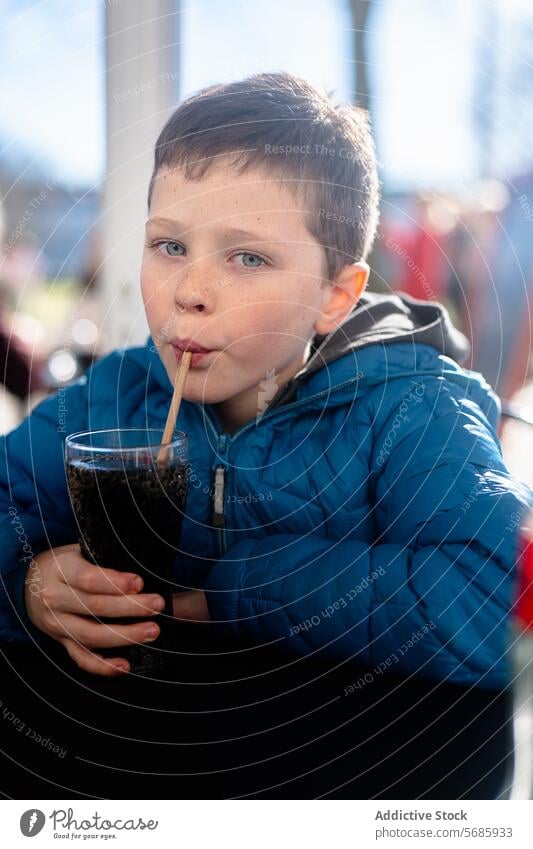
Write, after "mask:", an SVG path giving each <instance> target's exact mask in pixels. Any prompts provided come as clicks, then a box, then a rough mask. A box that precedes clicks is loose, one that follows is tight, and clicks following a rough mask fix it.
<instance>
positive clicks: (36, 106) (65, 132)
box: [0, 0, 533, 187]
mask: <svg viewBox="0 0 533 849" xmlns="http://www.w3.org/2000/svg"><path fill="white" fill-rule="evenodd" d="M486 3H493V5H495V7H496V8H497V10H498V16H499V17H498V29H497V37H498V40H499V45H498V56H499V59H498V63H499V70H500V71H501V73H502V75H503V77H504V78H505V76H506V75H507V76H508V77H509V78H510V79H511V83H512V77H513V74H512V73H511V71H510V70H509V69H510V68H511V70H512V67H514V66H516V64H517V63H518V65H520V63H521V62H522V63H523V64H525V62H526V60H527V61H529V62H531V61H532V60H533V34H531V33H533V30H531V29H530V30H528V29H527V27H529V28H531V27H532V24H533V15H532V10H531V4H530V3H529V0H469V2H465V0H447V2H446V3H442V2H441V0H375V3H374V9H375V11H374V15H373V18H372V22H371V32H370V35H369V61H370V68H369V73H370V75H371V79H372V83H373V92H374V95H375V96H374V100H373V116H374V122H375V127H376V133H377V138H378V151H379V156H380V160H381V163H382V167H383V175H384V178H385V180H386V181H387V182H388V183H389V184H390V185H391V186H398V187H400V186H413V185H422V186H428V185H429V186H438V185H447V184H449V183H458V182H459V183H460V182H462V181H465V180H469V179H472V178H475V177H476V176H477V171H478V168H479V155H478V152H477V150H476V141H475V137H474V136H473V133H472V120H471V110H472V107H471V103H472V98H473V97H474V96H475V95H474V91H475V89H474V86H475V84H476V79H477V77H476V74H479V65H478V62H477V57H478V55H479V54H478V51H479V45H480V43H482V39H483V37H484V36H483V32H482V28H481V27H482V17H483V11H484V5H485V4H486ZM347 5H348V4H347V2H345V0H314V2H313V3H310V2H309V0H270V2H269V3H268V4H267V3H264V2H263V0H196V2H191V0H188V2H187V0H183V2H182V4H181V8H182V11H181V16H182V18H181V20H182V24H181V49H182V60H181V87H180V93H181V95H182V96H186V95H187V94H189V93H191V92H192V91H194V90H196V89H198V88H200V87H201V86H203V85H206V84H208V83H211V82H216V81H219V80H230V79H235V78H238V77H241V76H244V75H245V74H249V73H253V72H257V71H262V70H273V69H286V70H289V71H292V72H294V73H297V74H299V75H301V76H305V77H307V78H309V79H310V80H311V81H312V82H316V83H320V84H322V85H325V86H326V88H328V89H332V90H334V91H335V93H336V95H337V96H338V97H339V98H340V99H349V98H350V91H351V88H352V80H351V74H352V60H351V32H350V17H349V14H348V9H347ZM0 10H1V12H2V16H1V24H0V75H1V76H0V79H1V80H2V85H1V86H0V116H1V118H0V138H1V139H2V141H3V145H2V146H3V148H4V155H7V156H9V157H10V158H12V159H14V160H15V161H17V157H18V156H19V155H20V150H21V149H23V150H25V151H26V152H28V153H29V154H30V155H31V156H32V157H34V167H36V168H38V169H39V170H42V171H44V172H49V171H50V172H52V173H54V175H55V174H59V175H60V176H62V177H63V178H65V179H66V180H68V181H71V182H73V183H77V184H82V185H86V184H91V183H96V182H98V181H99V179H100V178H101V176H102V173H103V168H104V118H105V115H104V78H103V73H104V49H103V48H104V44H103V32H104V30H103V15H104V3H103V2H102V1H100V2H99V0H76V2H68V0H41V2H35V0H0ZM517 26H520V32H521V33H522V35H523V34H524V33H526V34H527V33H528V32H530V34H531V38H530V43H531V45H532V54H530V55H529V57H527V56H524V57H521V56H518V57H517V55H516V51H517V42H516V37H515V33H516V28H517ZM520 49H521V48H520ZM505 85H508V83H507V82H506V81H505V79H504V80H503V81H499V82H498V87H499V89H500V93H501V99H502V102H503V104H504V106H503V107H502V110H503V111H502V112H501V114H500V113H498V114H497V116H496V118H497V123H498V124H499V130H498V144H497V146H496V147H497V154H498V163H497V167H498V168H500V169H502V175H503V174H504V173H505V172H507V171H509V173H510V172H512V171H520V170H523V169H524V168H525V163H527V162H528V161H529V160H530V159H531V150H530V149H529V142H528V140H529V138H530V137H531V136H532V133H531V127H525V126H521V125H520V122H519V123H518V124H517V123H516V122H515V124H514V126H513V127H512V129H509V128H508V126H507V121H506V114H505V110H506V109H510V110H511V111H514V113H515V114H518V115H519V116H520V120H521V121H522V124H525V122H526V121H527V120H528V119H529V118H528V116H526V111H527V110H525V107H524V104H523V103H522V102H521V99H520V97H521V95H520V90H519V86H517V89H516V91H515V90H514V89H513V87H512V84H511V88H507V89H505ZM530 94H531V92H530ZM522 96H524V95H522ZM521 110H522V112H521ZM522 113H523V114H524V117H523V118H522Z"/></svg>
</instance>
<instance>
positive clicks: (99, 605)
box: [24, 545, 164, 675]
mask: <svg viewBox="0 0 533 849" xmlns="http://www.w3.org/2000/svg"><path fill="white" fill-rule="evenodd" d="M142 586H143V582H142V578H141V577H140V576H138V575H134V574H132V573H129V572H117V571H115V570H114V569H104V568H102V567H101V566H94V565H93V564H92V563H89V562H88V561H87V560H85V558H84V557H82V555H81V553H80V547H79V545H63V546H60V547H58V548H53V549H50V550H49V551H43V552H42V553H41V554H38V555H37V557H35V558H34V560H33V562H32V564H31V565H30V567H29V569H28V573H27V575H26V582H25V588H24V599H25V603H26V609H27V611H28V615H29V617H30V619H31V621H32V622H33V624H34V625H36V626H37V628H39V629H40V630H41V631H44V632H45V634H48V635H49V636H50V637H53V638H54V639H55V640H58V641H59V642H60V643H62V645H64V646H65V648H66V650H67V652H68V653H69V655H70V657H71V658H72V660H73V661H74V662H75V663H77V665H78V666H79V667H80V669H83V670H85V671H86V672H92V673H93V674H95V675H119V674H121V673H123V672H128V671H129V669H130V665H129V663H128V661H127V660H126V659H125V658H121V657H120V656H119V653H118V652H117V657H112V658H104V657H102V655H100V654H98V653H97V651H93V649H98V648H104V647H112V646H127V645H130V644H131V643H132V642H134V643H146V642H153V640H155V638H156V637H157V636H158V635H159V627H158V626H157V625H156V624H155V622H147V621H143V622H139V623H135V624H133V625H117V624H112V625H108V624H104V623H101V622H97V621H94V619H93V618H92V617H97V618H98V619H100V618H102V617H112V618H114V619H115V618H119V617H121V616H152V615H154V614H158V613H160V612H161V610H162V609H163V607H164V599H163V598H162V597H161V596H158V595H148V594H141V593H140V590H142ZM158 603H159V608H158V607H157V604H158ZM150 628H155V633H154V634H152V635H151V636H150V635H149V629H150Z"/></svg>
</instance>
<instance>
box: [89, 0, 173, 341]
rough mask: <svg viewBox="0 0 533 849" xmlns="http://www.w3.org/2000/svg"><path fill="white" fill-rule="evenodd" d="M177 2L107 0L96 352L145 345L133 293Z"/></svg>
mask: <svg viewBox="0 0 533 849" xmlns="http://www.w3.org/2000/svg"><path fill="white" fill-rule="evenodd" d="M178 21H179V3H178V0H151V2H149V3H146V2H142V0H128V2H125V0H107V2H106V4H105V30H106V38H105V52H106V115H107V127H106V146H107V161H106V177H105V182H104V191H103V209H102V219H101V234H102V248H103V258H102V269H101V280H102V307H103V308H102V326H101V350H102V351H103V352H106V351H109V350H111V349H113V348H116V347H118V346H122V345H128V346H129V345H135V344H139V343H142V342H144V341H145V339H146V335H147V333H148V329H147V325H146V320H145V318H144V311H143V308H142V300H141V295H140V285H139V278H140V267H141V255H142V247H143V232H144V222H145V221H146V217H147V206H146V199H147V193H148V182H149V179H150V174H151V171H152V165H153V149H154V143H155V140H156V138H157V135H158V133H159V131H160V129H161V127H162V126H163V124H164V122H165V121H166V119H167V118H168V116H169V114H170V113H171V112H172V110H173V109H174V108H175V107H176V106H177V103H178V91H179V80H178V73H179V71H178V68H179V65H178V63H179V43H178V41H179V39H178V34H179V26H178Z"/></svg>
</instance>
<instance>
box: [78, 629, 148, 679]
mask: <svg viewBox="0 0 533 849" xmlns="http://www.w3.org/2000/svg"><path fill="white" fill-rule="evenodd" d="M63 645H64V646H65V648H66V650H67V652H68V653H69V655H70V657H71V659H72V660H73V661H74V663H76V664H77V665H78V666H79V667H80V669H83V670H84V672H90V673H91V674H92V675H105V676H107V677H111V676H113V677H116V676H118V675H124V673H126V672H129V671H130V669H131V667H130V665H129V663H128V661H127V660H126V658H124V657H102V655H101V654H97V653H96V652H92V651H90V649H88V648H86V647H85V646H82V645H80V644H79V643H77V642H76V641H75V640H71V639H69V638H68V637H67V638H66V639H65V640H63Z"/></svg>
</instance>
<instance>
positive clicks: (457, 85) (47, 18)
mask: <svg viewBox="0 0 533 849" xmlns="http://www.w3.org/2000/svg"><path fill="white" fill-rule="evenodd" d="M0 8H1V10H2V20H1V26H0V57H1V59H0V64H1V70H0V78H1V80H2V86H1V88H0V198H1V214H0V308H1V334H0V365H2V382H3V389H2V394H1V404H0V431H2V432H5V431H7V430H9V429H10V428H12V427H13V426H14V425H15V424H16V423H17V421H18V420H19V419H20V417H21V416H22V415H24V414H25V412H26V410H27V409H28V404H29V405H30V406H31V405H33V404H35V403H36V401H37V400H39V399H40V398H41V397H43V395H44V394H46V393H47V392H49V391H52V390H54V389H57V388H61V386H63V385H65V384H67V383H68V382H69V381H71V380H73V379H75V378H76V377H77V376H78V375H79V374H81V373H82V372H83V371H84V370H85V369H86V368H87V366H88V365H89V364H90V363H91V362H92V361H93V359H94V358H96V357H99V356H101V355H102V354H104V353H106V352H107V351H109V350H110V349H112V348H114V347H116V346H117V345H132V344H137V343H139V342H143V341H144V340H145V338H146V335H147V327H146V324H145V320H144V316H143V311H142V305H141V300H140V293H139V283H138V280H139V268H140V258H141V251H142V242H143V238H142V236H143V226H144V221H145V218H146V191H147V185H148V180H149V176H150V173H151V167H152V156H153V152H152V151H153V144H154V141H155V138H156V136H157V133H158V131H159V129H160V128H161V126H162V125H163V123H164V121H165V120H166V118H167V117H168V115H169V113H170V112H171V111H172V109H173V108H175V106H176V105H177V103H178V102H179V101H180V100H181V99H183V98H184V97H187V96H188V95H189V94H191V93H192V92H194V91H196V90H197V89H199V88H201V87H203V86H205V85H208V84H210V83H213V82H219V81H229V80H233V79H238V78H240V77H243V76H245V75H248V74H250V73H254V72H259V71H272V70H287V71H290V72H292V73H295V74H298V75H300V76H304V77H307V78H308V79H309V80H311V81H312V82H314V83H318V84H321V85H323V86H325V87H326V88H327V89H328V90H329V91H331V92H332V93H333V94H334V96H335V97H336V98H338V99H341V100H348V101H352V102H356V103H358V104H360V105H362V106H364V107H365V108H367V109H368V110H369V111H370V113H371V116H372V122H373V125H374V130H375V134H376V141H377V147H378V156H379V160H380V165H381V180H382V191H383V203H382V218H381V225H380V230H379V235H378V239H377V241H376V246H375V249H374V251H373V254H372V256H371V258H370V264H371V268H372V279H371V284H370V286H371V288H373V289H374V290H376V291H394V290H402V291H405V292H407V293H409V294H411V295H413V296H414V297H417V298H421V299H424V300H438V301H442V302H443V303H445V304H446V306H447V307H448V309H449V310H450V313H451V314H452V317H453V319H454V321H455V323H456V324H457V325H458V326H459V327H460V328H461V329H462V330H463V331H464V332H465V334H466V335H467V336H468V337H469V339H470V341H471V345H472V352H471V356H470V359H469V361H468V362H467V363H466V365H467V366H468V367H470V368H473V369H475V370H476V371H481V372H482V373H483V374H484V376H485V377H486V379H487V380H488V382H489V383H491V384H492V386H493V387H494V388H495V389H496V391H497V392H498V394H499V395H500V397H501V398H502V400H503V403H504V406H505V409H506V410H507V411H508V412H509V414H510V415H509V416H508V417H505V419H504V420H503V422H504V425H503V427H502V439H503V442H504V448H505V454H506V459H507V462H508V464H509V465H510V466H511V469H512V471H513V472H514V473H515V474H516V475H517V476H519V477H521V478H523V479H528V480H529V481H530V482H531V481H533V450H532V448H533V439H532V434H533V427H532V426H531V424H533V389H532V373H531V366H532V363H531V353H532V325H533V314H532V313H533V307H532V295H533V158H532V156H531V139H532V138H533V96H532V95H533V73H532V66H533V4H531V2H530V0H468V2H465V0H448V2H447V3H442V2H439V0H314V2H313V3H309V2H306V1H305V0H271V2H269V3H268V4H265V3H263V2H261V0H227V1H226V2H218V1H217V0H196V2H192V0H188V2H185V0H183V2H180V0H151V2H150V3H142V2H140V0H139V1H138V0H105V2H98V0H77V2H76V3H69V2H67V0H41V2H35V1H34V0H16V2H15V0H3V2H0ZM527 421H530V422H531V424H529V425H528V424H527ZM528 446H529V447H528Z"/></svg>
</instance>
